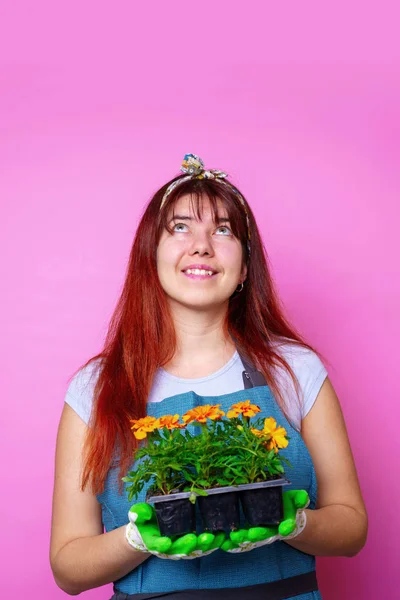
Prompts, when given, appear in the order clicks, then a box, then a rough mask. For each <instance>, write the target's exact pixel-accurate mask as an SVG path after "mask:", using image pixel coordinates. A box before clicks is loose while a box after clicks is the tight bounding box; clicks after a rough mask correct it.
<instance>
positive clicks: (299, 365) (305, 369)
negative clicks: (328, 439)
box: [279, 344, 328, 430]
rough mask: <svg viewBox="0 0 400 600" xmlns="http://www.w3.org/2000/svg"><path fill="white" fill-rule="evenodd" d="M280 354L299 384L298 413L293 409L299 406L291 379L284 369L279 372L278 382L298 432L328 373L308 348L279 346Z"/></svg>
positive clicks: (287, 345) (292, 345) (293, 345)
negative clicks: (291, 407) (290, 408)
mask: <svg viewBox="0 0 400 600" xmlns="http://www.w3.org/2000/svg"><path fill="white" fill-rule="evenodd" d="M280 353H281V355H282V356H283V358H285V360H286V361H287V362H288V363H289V365H290V366H291V368H292V369H293V372H294V374H295V376H296V378H297V380H298V382H299V386H300V391H301V396H300V412H299V411H298V410H297V411H296V409H295V407H296V406H297V407H298V406H299V404H298V400H297V395H296V388H295V386H294V384H293V381H292V378H291V377H290V374H289V373H288V372H287V371H286V369H285V371H284V372H283V371H282V370H280V373H279V382H280V384H281V386H282V389H283V392H284V394H285V396H286V399H287V406H288V407H290V406H293V419H294V422H295V423H296V425H297V426H298V428H299V430H300V428H301V420H302V419H304V417H305V416H306V415H307V414H308V413H309V412H310V410H311V409H312V407H313V405H314V402H315V400H316V399H317V396H318V393H319V391H320V389H321V386H322V384H323V383H324V381H325V379H326V377H327V376H328V372H327V370H326V368H325V366H324V364H323V363H322V361H321V359H320V358H319V356H318V355H317V354H316V353H315V352H313V351H312V350H309V349H308V348H304V347H302V346H297V345H295V344H285V345H284V346H281V348H280ZM295 413H296V414H295Z"/></svg>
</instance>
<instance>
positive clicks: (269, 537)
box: [221, 490, 310, 553]
mask: <svg viewBox="0 0 400 600" xmlns="http://www.w3.org/2000/svg"><path fill="white" fill-rule="evenodd" d="M309 503H310V499H309V496H308V494H307V492H306V491H305V490H290V491H288V492H283V521H281V522H280V523H279V526H273V527H250V528H249V529H239V530H238V531H232V532H231V534H230V539H228V540H226V541H225V542H223V544H222V546H221V550H224V551H225V552H235V553H238V552H249V551H250V550H254V549H255V548H259V547H260V546H265V545H266V544H272V543H273V542H276V541H277V540H288V539H293V538H294V537H296V536H298V535H299V534H300V533H301V532H302V531H303V530H304V528H305V526H306V521H307V519H306V513H305V508H306V507H307V506H308V505H309Z"/></svg>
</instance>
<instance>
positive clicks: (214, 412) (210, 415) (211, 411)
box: [182, 404, 225, 424]
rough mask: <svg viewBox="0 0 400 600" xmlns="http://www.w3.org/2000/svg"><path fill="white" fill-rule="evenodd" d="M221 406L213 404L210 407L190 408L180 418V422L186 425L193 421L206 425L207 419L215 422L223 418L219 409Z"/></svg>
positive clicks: (207, 405) (222, 413) (208, 405)
mask: <svg viewBox="0 0 400 600" xmlns="http://www.w3.org/2000/svg"><path fill="white" fill-rule="evenodd" d="M220 406H221V405H220V404H215V405H214V406H211V405H210V404H204V406H196V408H192V409H191V410H188V411H187V413H185V414H184V415H183V417H182V420H183V421H184V422H185V423H186V424H188V423H192V422H193V421H197V422H198V423H206V422H207V419H211V420H212V421H215V420H217V419H220V418H221V417H223V416H224V414H225V413H224V412H223V411H222V410H220V409H219V407H220Z"/></svg>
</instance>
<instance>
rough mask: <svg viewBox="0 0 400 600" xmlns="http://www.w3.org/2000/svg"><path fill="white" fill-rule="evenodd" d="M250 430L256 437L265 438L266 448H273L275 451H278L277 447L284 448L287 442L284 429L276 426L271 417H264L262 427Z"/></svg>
mask: <svg viewBox="0 0 400 600" xmlns="http://www.w3.org/2000/svg"><path fill="white" fill-rule="evenodd" d="M251 432H252V433H254V435H256V436H257V437H263V438H265V440H266V447H267V450H272V449H273V450H275V453H277V452H278V448H286V446H287V445H288V444H289V440H288V439H287V438H286V436H287V432H286V429H285V428H284V427H279V426H277V424H276V421H275V419H274V418H273V417H268V418H267V419H265V421H264V427H263V429H261V430H260V429H252V430H251Z"/></svg>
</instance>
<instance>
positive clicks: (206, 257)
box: [157, 195, 247, 310]
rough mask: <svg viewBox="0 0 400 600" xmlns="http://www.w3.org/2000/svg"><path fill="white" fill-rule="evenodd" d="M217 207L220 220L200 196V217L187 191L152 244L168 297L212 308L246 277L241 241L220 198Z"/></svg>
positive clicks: (181, 303)
mask: <svg viewBox="0 0 400 600" xmlns="http://www.w3.org/2000/svg"><path fill="white" fill-rule="evenodd" d="M218 212H219V219H220V222H219V223H215V222H214V220H213V219H214V216H213V211H212V208H211V206H210V204H209V202H208V200H207V199H204V202H203V205H202V215H201V220H199V219H198V218H196V215H195V214H194V213H193V210H192V207H191V202H190V196H189V195H186V196H182V197H181V198H179V200H178V201H177V202H176V204H175V206H174V208H173V209H171V213H170V215H169V218H170V219H171V220H170V221H169V226H170V228H171V230H172V233H169V232H168V231H167V230H164V231H163V233H162V235H161V238H160V242H159V244H158V248H157V271H158V276H159V279H160V282H161V285H162V287H163V289H164V291H165V293H166V294H167V296H168V298H169V300H170V302H172V303H177V304H179V305H182V306H185V307H187V308H193V309H199V310H204V309H209V308H217V307H219V306H220V305H222V304H224V303H227V301H228V299H229V298H230V296H231V295H232V294H233V292H234V291H235V289H236V287H237V286H238V284H239V283H241V282H243V281H244V280H245V278H246V274H247V268H246V266H245V265H244V264H243V251H242V245H241V243H240V241H239V240H238V239H237V238H235V237H234V235H233V233H232V231H231V229H230V224H229V220H228V214H227V212H226V210H225V209H224V208H223V205H222V203H220V204H219V207H218ZM174 215H175V216H174Z"/></svg>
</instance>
